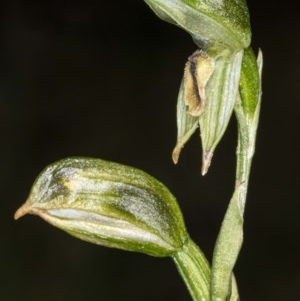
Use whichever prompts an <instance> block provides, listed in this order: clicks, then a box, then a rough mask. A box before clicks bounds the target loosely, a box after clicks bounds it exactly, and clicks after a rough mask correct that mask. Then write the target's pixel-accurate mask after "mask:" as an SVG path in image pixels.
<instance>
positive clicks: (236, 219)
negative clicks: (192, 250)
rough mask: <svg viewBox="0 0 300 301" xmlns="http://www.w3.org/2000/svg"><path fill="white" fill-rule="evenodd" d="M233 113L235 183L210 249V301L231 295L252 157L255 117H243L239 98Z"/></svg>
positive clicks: (219, 300)
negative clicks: (215, 239) (212, 253)
mask: <svg viewBox="0 0 300 301" xmlns="http://www.w3.org/2000/svg"><path fill="white" fill-rule="evenodd" d="M235 113H236V116H237V119H238V147H237V152H236V155H237V168H236V184H235V191H234V194H233V196H232V198H231V200H230V203H229V206H228V209H227V212H226V214H225V217H224V220H223V223H222V226H221V230H220V233H219V235H218V238H217V242H216V245H215V249H214V255H213V262H212V279H211V301H225V300H228V297H229V296H230V294H231V292H230V283H231V281H232V279H231V278H232V270H233V267H234V265H235V263H236V260H237V257H238V255H239V252H240V248H241V245H242V242H243V222H244V219H243V214H244V210H245V203H246V196H247V189H248V183H249V175H250V169H251V163H252V158H253V155H254V145H255V139H256V130H257V122H256V120H255V118H254V119H251V120H250V119H248V118H247V116H245V113H244V110H243V107H242V104H241V101H240V98H239V99H238V101H237V103H236V106H235ZM257 113H259V108H258V111H257ZM230 300H232V301H236V300H237V294H235V299H230Z"/></svg>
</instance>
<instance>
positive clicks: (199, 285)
mask: <svg viewBox="0 0 300 301" xmlns="http://www.w3.org/2000/svg"><path fill="white" fill-rule="evenodd" d="M172 258H173V260H174V261H175V264H176V266H177V269H178V271H179V273H180V275H181V277H182V278H183V280H184V282H185V284H186V286H187V288H188V290H189V292H190V294H191V296H192V298H193V300H194V301H209V300H210V299H209V282H210V268H209V264H208V261H207V259H206V258H205V256H204V254H203V253H202V252H201V250H200V249H199V248H198V246H197V245H196V244H195V243H194V242H193V241H192V240H191V239H190V238H189V239H188V240H187V242H186V243H185V244H184V246H183V247H182V249H181V250H180V251H179V252H177V253H176V254H174V255H173V256H172Z"/></svg>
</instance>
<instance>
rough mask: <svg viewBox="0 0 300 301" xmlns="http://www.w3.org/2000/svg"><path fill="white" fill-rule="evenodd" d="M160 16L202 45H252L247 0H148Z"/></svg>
mask: <svg viewBox="0 0 300 301" xmlns="http://www.w3.org/2000/svg"><path fill="white" fill-rule="evenodd" d="M145 2H146V3H147V4H148V5H149V6H150V7H151V9H152V10H153V11H154V12H155V13H156V14H157V16H158V17H159V18H161V19H163V20H164V21H167V22H169V23H172V24H175V25H177V26H179V27H181V28H183V29H184V30H186V31H187V32H189V33H190V34H191V35H192V37H193V38H194V41H195V42H196V44H197V45H198V46H199V47H200V48H205V49H206V48H207V47H212V48H214V49H219V50H220V49H230V50H231V51H232V52H236V51H239V50H241V49H243V48H246V47H248V46H249V44H250V40H251V31H250V22H249V12H248V8H247V5H246V1H245V0H145Z"/></svg>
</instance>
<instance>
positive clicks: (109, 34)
mask: <svg viewBox="0 0 300 301" xmlns="http://www.w3.org/2000/svg"><path fill="white" fill-rule="evenodd" d="M294 3H296V2H293V1H291V0H288V1H284V2H283V3H282V2H278V3H275V1H272V2H270V1H267V0H265V1H258V0H257V1H249V8H250V12H251V16H252V30H253V47H254V49H255V50H256V51H257V49H258V47H261V48H262V50H263V53H264V72H263V76H264V80H263V92H264V94H263V105H262V112H261V120H260V129H259V134H258V142H257V153H256V156H255V160H254V164H253V171H252V176H251V183H250V184H251V185H250V191H249V196H248V204H247V208H246V215H245V219H246V223H245V243H244V245H243V249H242V252H241V255H240V258H239V260H238V263H237V266H236V269H235V273H236V276H237V279H238V282H239V288H240V295H241V300H242V301H253V300H255V301H279V300H280V301H282V300H285V301H294V300H300V281H299V280H300V276H299V270H300V263H299V251H300V248H299V230H300V222H299V196H300V193H299V190H300V189H299V161H298V156H299V146H298V140H299V132H298V123H299V119H300V115H299V105H300V96H299V95H300V84H299V66H300V64H299V61H300V59H299V46H300V45H299V32H300V22H299V5H297V4H296V5H295V4H294ZM0 6H1V7H0V12H1V13H0V22H1V23H0V34H1V39H0V56H1V57H0V122H1V127H0V133H1V148H0V152H1V153H0V154H1V159H2V164H1V173H0V175H1V181H0V183H1V189H0V191H1V196H0V199H1V211H0V212H1V213H0V214H1V216H0V237H1V245H0V246H1V248H0V271H1V272H0V300H1V301H19V300H23V301H37V300H38V301H40V300H43V301H69V300H72V301H82V300H85V301H89V300H105V301H106V300H108V301H117V300H131V301H135V300H165V301H168V300H170V301H171V300H191V299H190V297H189V295H188V292H187V290H186V288H185V287H184V285H183V282H182V280H181V279H180V277H179V276H178V273H177V271H176V269H175V266H174V265H173V263H172V261H171V260H170V259H168V258H166V259H157V258H154V257H150V256H146V255H143V254H134V253H129V252H122V251H119V250H112V249H106V248H103V247H97V246H94V245H91V244H88V243H85V242H82V241H79V240H76V239H74V238H73V237H70V236H68V235H67V234H65V233H64V232H62V231H60V230H57V229H55V228H53V227H52V226H50V225H48V224H46V223H44V222H43V221H42V220H40V219H39V218H37V217H33V216H27V217H25V218H23V219H21V220H19V221H17V222H15V221H14V220H13V214H14V211H15V210H16V209H17V208H18V207H19V206H20V205H21V204H22V203H23V202H24V201H25V199H26V197H27V195H28V193H29V190H30V187H31V184H32V182H33V181H34V179H35V177H36V176H37V175H38V173H39V172H40V171H41V170H42V169H43V168H44V167H45V166H46V165H48V164H49V163H51V162H53V161H54V160H57V159H60V158H63V157H68V156H77V155H80V156H92V157H99V158H103V159H106V160H111V161H116V162H120V163H124V164H127V165H132V166H135V167H138V168H140V169H143V170H145V171H147V172H148V173H150V174H152V175H154V176H155V177H156V178H158V179H159V180H161V181H162V182H163V183H165V184H166V185H167V186H168V187H169V188H170V190H171V191H172V192H173V193H174V195H175V196H176V197H177V198H178V201H179V203H180V205H181V207H182V211H183V213H184V216H185V220H186V224H187V227H188V229H189V232H190V234H191V236H192V237H193V238H194V240H195V241H196V242H197V243H198V244H199V245H200V246H201V247H202V249H203V250H204V252H205V253H206V254H207V256H208V258H210V257H211V253H212V249H213V244H214V240H215V238H216V235H217V232H218V228H219V226H220V223H221V220H222V217H223V214H224V212H225V208H226V204H227V203H228V200H229V198H230V195H231V192H232V190H233V185H234V169H235V163H234V162H235V161H234V160H235V146H236V124H235V121H234V120H233V121H232V122H231V124H230V127H229V130H228V132H227V133H226V135H225V137H224V139H223V141H222V143H221V145H220V146H219V148H218V150H217V152H216V154H215V158H214V161H213V164H212V166H211V169H210V171H209V173H208V175H207V176H205V177H204V178H203V177H201V176H200V157H201V152H200V141H199V136H198V135H195V136H194V137H193V138H192V140H191V141H190V142H189V143H188V145H187V146H186V147H185V149H184V151H183V153H182V157H181V160H180V162H179V164H178V165H177V166H174V165H173V164H172V162H171V157H170V153H171V150H172V148H173V146H174V143H175V140H176V123H175V106H176V98H177V92H178V87H179V84H180V81H181V76H182V72H183V67H184V64H185V62H186V59H187V57H188V56H189V55H190V54H191V53H193V52H194V51H195V50H196V46H195V45H194V44H193V42H192V40H191V38H190V37H189V35H188V34H186V33H185V32H184V31H183V30H181V29H179V28H176V27H175V26H172V25H169V24H167V23H164V22H162V21H161V20H159V19H158V18H156V16H155V15H154V14H153V13H152V11H151V10H150V9H149V8H148V7H147V5H146V4H145V3H143V2H142V1H133V0H126V1H123V0H118V1H117V0H111V1H103V3H102V1H98V2H94V1H81V2H73V1H70V2H64V1H58V0H56V1H44V2H43V1H35V2H34V1H21V0H19V1H18V0H16V1H3V2H1V4H0Z"/></svg>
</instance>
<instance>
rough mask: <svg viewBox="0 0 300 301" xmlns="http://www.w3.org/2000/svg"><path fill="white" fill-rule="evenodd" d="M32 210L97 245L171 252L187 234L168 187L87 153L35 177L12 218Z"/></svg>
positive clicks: (58, 163)
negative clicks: (83, 156) (23, 201)
mask: <svg viewBox="0 0 300 301" xmlns="http://www.w3.org/2000/svg"><path fill="white" fill-rule="evenodd" d="M27 213H31V214H35V215H38V216H40V217H41V218H43V219H44V220H45V221H47V222H49V223H50V224H52V225H53V226H56V227H58V228H60V229H62V230H64V231H66V232H68V233H69V234H71V235H73V236H75V237H77V238H80V239H83V240H85V241H88V242H91V243H95V244H98V245H102V246H108V247H114V248H119V249H124V250H129V251H137V252H142V253H146V254H150V255H154V256H170V255H172V254H173V253H176V252H177V251H178V250H179V249H181V247H182V245H183V244H184V243H185V241H186V239H187V236H188V235H187V232H186V229H185V225H184V221H183V217H182V214H181V211H180V209H179V207H178V204H177V202H176V200H175V198H174V197H173V195H172V194H171V193H170V192H169V190H168V189H167V188H166V187H165V186H164V185H163V184H161V183H160V182H159V181H157V180H156V179H154V178H153V177H151V176H149V175H148V174H146V173H144V172H142V171H140V170H137V169H135V168H131V167H127V166H123V165H120V164H116V163H111V162H106V161H103V160H100V159H91V158H67V159H64V160H61V161H58V162H56V163H53V164H52V165H50V166H48V167H47V168H46V169H45V170H44V171H43V172H42V173H41V174H40V175H39V176H38V178H37V179H36V181H35V183H34V185H33V187H32V190H31V192H30V195H29V197H28V200H27V201H26V203H25V204H24V205H23V206H22V207H21V208H20V209H18V210H17V212H16V214H15V218H16V219H18V218H19V217H21V216H23V215H24V214H27Z"/></svg>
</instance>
